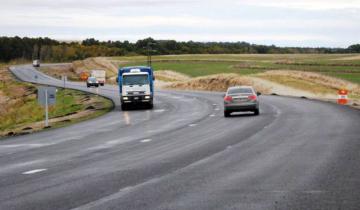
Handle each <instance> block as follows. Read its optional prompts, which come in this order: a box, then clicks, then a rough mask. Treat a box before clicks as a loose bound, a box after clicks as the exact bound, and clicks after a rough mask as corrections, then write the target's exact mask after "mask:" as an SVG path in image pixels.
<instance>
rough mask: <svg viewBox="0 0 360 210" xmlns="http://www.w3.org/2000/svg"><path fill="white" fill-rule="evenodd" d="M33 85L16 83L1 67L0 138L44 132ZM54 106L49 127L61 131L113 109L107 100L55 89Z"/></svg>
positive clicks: (40, 108) (40, 110)
mask: <svg viewBox="0 0 360 210" xmlns="http://www.w3.org/2000/svg"><path fill="white" fill-rule="evenodd" d="M36 91H37V88H36V86H35V85H32V84H27V83H21V82H18V81H16V80H15V78H13V76H12V75H11V74H10V72H9V71H8V69H7V66H6V65H5V64H0V118H1V121H0V137H4V136H12V135H22V134H27V133H32V132H34V131H39V130H42V129H43V128H44V122H43V121H44V108H43V107H41V106H40V105H39V104H38V102H37V98H36ZM56 97H57V99H56V100H57V103H56V105H54V106H50V107H49V119H50V125H51V127H53V128H54V127H62V126H66V125H69V124H73V123H76V122H79V121H83V120H87V119H91V118H95V117H98V116H100V115H102V114H105V113H106V112H109V111H110V110H112V108H113V103H112V101H110V100H109V99H106V98H103V97H100V96H96V95H93V94H89V93H84V92H81V91H76V90H67V89H58V92H57V96H56Z"/></svg>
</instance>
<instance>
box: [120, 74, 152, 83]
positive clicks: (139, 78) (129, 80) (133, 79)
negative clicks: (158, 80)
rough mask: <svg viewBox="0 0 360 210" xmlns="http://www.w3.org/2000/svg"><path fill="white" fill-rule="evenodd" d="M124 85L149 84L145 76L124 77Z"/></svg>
mask: <svg viewBox="0 0 360 210" xmlns="http://www.w3.org/2000/svg"><path fill="white" fill-rule="evenodd" d="M123 83H124V85H145V84H149V80H148V76H147V75H124V76H123Z"/></svg>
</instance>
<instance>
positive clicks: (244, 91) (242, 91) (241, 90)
mask: <svg viewBox="0 0 360 210" xmlns="http://www.w3.org/2000/svg"><path fill="white" fill-rule="evenodd" d="M252 93H253V90H252V89H251V88H232V89H230V90H229V91H228V94H230V95H232V94H252Z"/></svg>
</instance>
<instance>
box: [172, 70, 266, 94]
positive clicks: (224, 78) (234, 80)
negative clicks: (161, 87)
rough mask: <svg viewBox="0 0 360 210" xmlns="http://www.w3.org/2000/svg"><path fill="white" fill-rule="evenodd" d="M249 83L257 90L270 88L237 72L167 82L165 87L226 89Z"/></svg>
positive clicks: (264, 90)
mask: <svg viewBox="0 0 360 210" xmlns="http://www.w3.org/2000/svg"><path fill="white" fill-rule="evenodd" d="M241 85H246V86H248V85H250V86H254V87H255V89H256V90H257V91H259V92H262V93H265V94H269V93H270V89H269V88H268V87H265V86H263V85H262V84H257V83H254V81H252V80H251V79H249V77H241V76H239V75H237V74H216V75H210V76H203V77H197V78H193V79H189V80H186V81H179V82H174V83H172V84H169V85H168V86H167V87H166V88H170V89H181V90H206V91H226V90H227V88H228V87H230V86H241Z"/></svg>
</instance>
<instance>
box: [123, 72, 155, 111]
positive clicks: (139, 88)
mask: <svg viewBox="0 0 360 210" xmlns="http://www.w3.org/2000/svg"><path fill="white" fill-rule="evenodd" d="M154 80H155V77H154V72H153V69H152V68H151V67H147V66H135V67H124V68H120V69H119V73H118V78H117V82H118V84H119V90H120V102H121V109H122V110H126V109H128V108H130V107H132V106H136V105H139V104H145V105H147V107H148V108H150V109H152V108H153V106H154V105H153V100H154Z"/></svg>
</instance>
